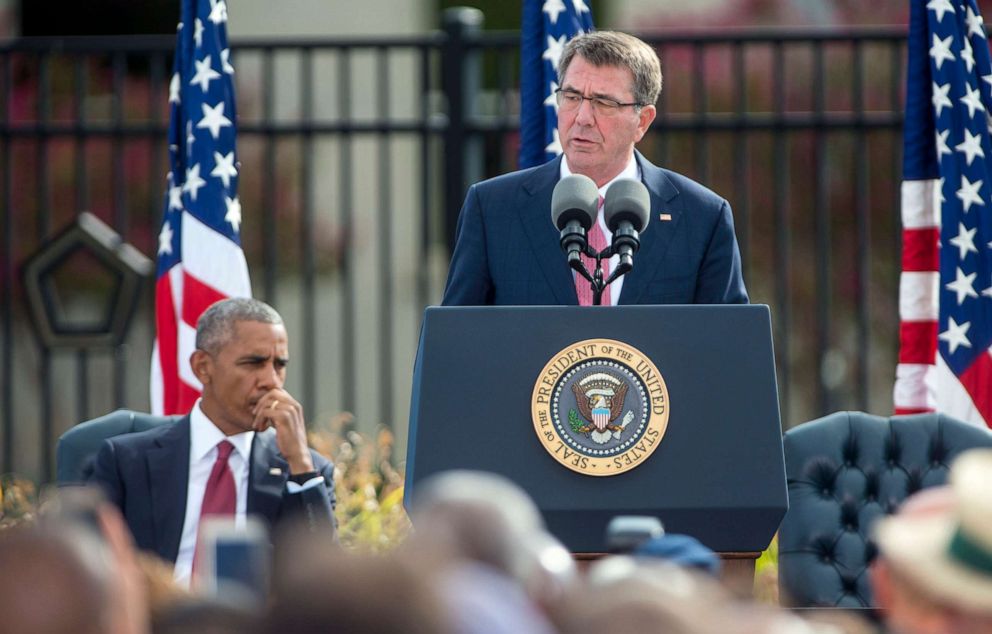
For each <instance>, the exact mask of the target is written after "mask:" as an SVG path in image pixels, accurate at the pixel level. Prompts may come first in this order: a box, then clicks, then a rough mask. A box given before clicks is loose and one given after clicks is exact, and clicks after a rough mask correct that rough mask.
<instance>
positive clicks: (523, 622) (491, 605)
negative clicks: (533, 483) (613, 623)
mask: <svg viewBox="0 0 992 634" xmlns="http://www.w3.org/2000/svg"><path fill="white" fill-rule="evenodd" d="M411 520H412V522H413V527H414V536H413V539H411V540H410V544H409V546H408V547H409V549H410V550H411V551H414V552H416V553H417V555H418V556H421V557H423V556H425V555H426V556H431V557H434V559H435V561H436V562H437V563H438V564H440V565H439V569H440V571H441V577H440V583H441V587H442V588H443V595H444V599H445V604H446V606H447V609H448V611H449V613H450V614H451V615H452V618H453V620H454V621H455V624H456V626H457V628H458V631H460V632H483V631H484V632H489V633H491V634H496V633H498V632H521V633H522V632H545V631H549V629H550V625H549V624H548V623H547V622H546V620H545V618H544V616H543V615H542V614H541V609H542V608H545V607H547V606H548V605H549V604H551V603H553V602H555V601H557V600H558V599H559V598H560V597H561V595H562V594H563V592H564V589H565V587H567V586H568V585H569V584H570V583H572V581H573V580H574V578H575V576H576V569H575V562H574V560H573V559H572V556H571V554H570V553H569V552H568V551H567V550H566V549H565V548H564V546H562V544H561V543H560V542H559V541H558V540H557V539H555V538H554V537H553V536H551V535H550V534H549V533H548V532H547V531H546V530H545V528H544V520H543V519H542V517H541V513H540V511H539V510H538V508H537V506H536V505H535V504H534V502H533V501H532V500H531V499H530V497H529V496H528V495H527V494H526V493H525V492H524V491H523V490H522V489H521V488H520V487H518V486H517V485H516V484H514V483H513V482H511V481H510V480H508V479H506V478H504V477H502V476H498V475H495V474H492V473H484V472H476V471H449V472H445V473H441V474H438V475H435V476H433V477H431V478H429V479H427V480H425V481H424V482H422V483H421V484H420V485H419V486H418V488H417V491H416V493H415V495H414V501H413V507H412V509H411Z"/></svg>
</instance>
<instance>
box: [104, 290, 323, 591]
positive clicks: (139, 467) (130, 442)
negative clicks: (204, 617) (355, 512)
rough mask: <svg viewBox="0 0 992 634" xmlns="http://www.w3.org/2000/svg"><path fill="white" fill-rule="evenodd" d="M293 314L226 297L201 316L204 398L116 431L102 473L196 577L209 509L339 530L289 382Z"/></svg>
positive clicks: (159, 548)
mask: <svg viewBox="0 0 992 634" xmlns="http://www.w3.org/2000/svg"><path fill="white" fill-rule="evenodd" d="M288 361H289V341H288V338H287V335H286V328H285V327H284V325H283V321H282V318H281V317H280V316H279V313H277V312H276V311H275V310H274V309H273V308H272V307H271V306H269V305H267V304H265V303H264V302H261V301H259V300H256V299H245V298H236V299H227V300H223V301H220V302H217V303H215V304H214V305H212V306H211V307H210V308H208V309H207V310H206V311H205V312H204V313H203V315H202V316H201V317H200V319H199V321H198V322H197V326H196V351H195V352H194V353H193V354H192V356H191V357H190V365H191V367H192V370H193V373H194V374H195V375H196V377H197V378H198V379H199V380H200V382H201V383H202V384H203V394H202V397H201V398H200V399H199V400H198V401H197V402H196V404H195V405H194V406H193V409H192V411H190V413H189V415H188V416H186V417H185V418H183V419H181V420H180V421H179V422H177V423H175V424H173V425H162V426H160V427H158V428H155V429H152V430H149V431H146V432H141V433H137V434H125V435H123V436H117V437H115V438H112V439H110V440H108V441H106V442H105V443H104V444H103V446H102V448H101V449H100V452H99V453H98V454H97V457H96V462H95V465H94V472H93V476H92V481H94V482H96V483H97V484H99V485H100V486H101V487H102V488H103V490H104V491H105V492H106V493H107V495H108V496H109V498H110V500H111V501H112V502H114V503H115V504H116V505H117V506H118V507H120V509H121V511H122V512H123V514H124V517H125V518H126V520H127V523H128V526H129V527H130V529H131V532H132V533H133V534H134V538H135V541H136V542H137V545H138V546H139V547H140V548H143V549H145V550H149V551H152V552H154V553H157V554H158V555H159V556H161V557H162V558H164V559H166V560H168V561H172V562H175V575H174V576H175V578H176V580H177V581H180V582H188V580H189V579H190V576H191V572H192V569H193V555H194V548H195V546H196V536H197V529H198V526H199V523H200V518H201V516H205V515H228V516H233V517H234V518H235V520H236V521H238V522H242V521H243V520H244V518H245V516H246V515H255V516H259V517H261V518H263V519H264V520H266V521H267V522H268V523H269V524H273V523H275V522H277V521H282V520H285V519H287V518H294V517H295V518H299V519H300V520H301V521H305V522H307V523H309V524H310V525H312V526H315V527H316V526H319V525H322V526H326V527H327V529H328V530H333V526H334V523H333V514H332V509H333V506H334V489H333V479H332V475H333V465H332V464H331V463H330V462H329V461H327V460H326V459H325V458H323V457H322V456H320V455H319V454H317V453H316V452H314V451H312V450H310V449H309V447H308V446H307V436H306V427H305V422H304V418H303V408H302V406H301V405H300V404H299V403H298V402H297V401H296V399H294V398H293V397H292V396H291V395H290V394H289V392H287V391H286V390H285V389H284V388H283V385H284V383H285V380H286V365H287V363H288Z"/></svg>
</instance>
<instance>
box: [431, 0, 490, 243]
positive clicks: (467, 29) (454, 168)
mask: <svg viewBox="0 0 992 634" xmlns="http://www.w3.org/2000/svg"><path fill="white" fill-rule="evenodd" d="M441 19H442V25H443V28H444V32H445V33H446V34H447V36H448V37H447V41H446V42H445V44H444V49H443V54H442V56H441V89H442V90H443V91H444V94H445V96H446V97H447V101H448V126H447V129H446V130H445V132H444V177H443V178H444V238H445V241H446V243H447V245H448V248H449V250H451V249H454V245H455V227H456V225H457V223H458V212H459V211H460V209H461V205H462V200H463V199H464V198H465V191H466V190H467V189H468V186H469V185H470V184H472V183H474V182H475V181H477V180H478V179H479V178H480V177H481V175H482V143H481V142H480V139H479V138H478V136H477V135H475V134H473V133H472V132H471V131H470V130H469V129H468V124H469V122H470V121H471V120H472V117H473V116H474V115H475V114H476V102H477V100H478V96H479V92H480V86H481V81H480V80H481V77H482V64H481V62H480V59H479V58H480V54H479V51H478V49H477V48H474V47H471V46H469V44H468V41H469V40H470V39H471V38H472V37H473V36H474V35H476V34H478V33H479V31H481V30H482V24H483V21H484V17H483V15H482V11H479V10H478V9H473V8H470V7H452V8H450V9H445V10H444V13H443V14H442V18H441Z"/></svg>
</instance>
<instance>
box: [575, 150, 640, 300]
mask: <svg viewBox="0 0 992 634" xmlns="http://www.w3.org/2000/svg"><path fill="white" fill-rule="evenodd" d="M571 175H572V170H570V169H568V159H567V158H566V157H562V159H561V169H560V176H559V179H561V178H565V177H566V176H571ZM621 178H632V179H634V180H636V181H640V180H641V168H640V167H638V165H637V160H636V159H635V158H634V155H633V154H631V155H630V161H629V162H628V163H627V167H625V168H623V171H622V172H620V173H619V174H617V175H616V177H615V178H614V179H613V180H611V181H610V182H608V183H607V184H605V185H603V186H602V187H600V188H599V195H600V196H602V197H604V198H605V197H606V190H608V189H609V188H610V185H612V184H613V183H615V182H616V181H617V180H619V179H621ZM603 216H604V214H603V213H602V211H600V213H599V214H597V215H596V222H598V223H599V228H600V229H602V230H603V235H604V236H606V244H613V232H612V231H610V229H609V228H608V227H607V226H606V219H605V218H604V217H603ZM609 263H610V275H612V274H613V271H614V270H616V268H617V267H618V266H620V256H619V255H614V256H613V257H611V258H610V259H609ZM634 265H635V266H636V265H637V263H636V257H635V263H634ZM589 273H592V271H589ZM577 275H578V273H577V272H576V271H572V279H573V280H574V279H575V277H576V276H577ZM605 277H606V279H609V277H610V276H609V275H606V276H605ZM625 277H627V276H626V275H621V276H620V277H618V278H617V279H615V280H613V282H611V283H610V285H609V286H607V287H606V288H608V289H610V306H616V305H617V302H618V301H619V300H620V291H621V290H623V278H625ZM586 283H587V284H588V282H586Z"/></svg>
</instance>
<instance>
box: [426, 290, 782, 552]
mask: <svg viewBox="0 0 992 634" xmlns="http://www.w3.org/2000/svg"><path fill="white" fill-rule="evenodd" d="M590 339H611V340H616V341H619V342H622V343H624V344H626V345H628V346H631V347H633V348H635V349H637V350H638V351H640V352H641V353H643V354H644V355H645V356H646V357H647V358H649V359H650V361H651V362H653V364H654V365H655V367H657V369H658V371H659V372H660V373H661V375H662V377H663V379H664V382H665V385H666V386H667V392H668V403H667V405H668V422H667V428H666V429H665V433H664V436H663V438H662V440H661V442H660V444H659V445H658V446H657V447H656V450H655V451H654V452H653V453H652V454H651V455H650V456H648V457H647V458H644V459H643V461H642V463H641V464H640V465H639V466H638V467H636V468H633V469H630V470H627V471H624V472H623V473H620V474H617V475H612V476H609V477H595V476H591V475H586V474H584V473H579V472H576V471H573V470H571V469H569V468H566V467H565V466H563V465H562V464H560V463H559V462H558V461H557V460H555V459H554V458H553V457H552V455H551V454H550V453H549V451H548V450H546V449H545V447H544V446H543V445H542V443H541V440H540V439H539V437H538V435H537V433H536V432H535V426H534V423H533V420H532V408H531V405H532V403H531V400H532V395H533V394H534V388H535V384H536V382H537V381H538V378H539V376H540V375H541V373H542V369H544V368H545V366H546V365H547V364H548V363H549V362H550V361H551V360H552V359H553V358H554V357H555V355H557V354H558V353H559V352H560V351H562V350H564V349H566V348H568V347H569V346H571V345H573V344H575V343H577V342H580V341H584V340H590ZM449 469H477V470H482V471H490V472H494V473H498V474H501V475H504V476H506V477H508V478H509V479H511V480H513V481H514V482H516V483H517V484H519V485H520V486H521V487H523V488H524V489H525V490H526V491H527V492H528V493H529V494H530V495H531V496H532V497H533V498H534V500H535V501H536V502H537V505H538V507H539V508H540V509H541V512H542V513H543V514H544V518H545V521H546V522H547V524H548V528H549V530H550V531H551V532H552V533H553V534H554V535H556V536H557V537H558V538H559V539H560V540H562V542H563V543H564V544H565V545H566V546H567V547H568V548H569V549H571V550H572V551H573V552H603V551H604V549H605V546H604V533H605V529H606V525H607V523H608V522H609V520H610V518H612V517H613V516H615V515H630V514H639V515H653V516H656V517H658V518H659V519H661V521H662V522H663V523H664V525H665V529H666V530H667V531H668V532H672V533H685V534H689V535H693V536H694V537H696V538H698V539H699V540H700V541H702V542H703V543H704V544H706V545H707V546H709V547H710V548H712V549H714V550H716V551H720V552H733V551H760V550H763V549H765V548H766V547H767V546H768V543H769V542H770V540H771V538H772V536H773V535H774V533H775V531H776V530H777V528H778V525H779V523H780V522H781V520H782V517H783V515H784V514H785V511H786V509H787V508H788V497H787V490H786V482H785V467H784V460H783V455H782V432H781V424H780V418H779V408H778V389H777V386H776V381H775V362H774V356H773V352H772V335H771V320H770V316H769V311H768V307H767V306H760V305H743V306H742V305H734V306H725V305H721V306H702V305H693V306H620V307H606V308H598V307H573V306H561V307H558V306H555V307H507V306H501V307H436V308H428V309H427V311H426V312H425V315H424V323H423V329H422V331H421V339H420V348H419V351H418V354H417V361H416V366H415V370H414V381H413V395H412V402H411V413H410V436H409V443H408V452H407V473H406V484H407V496H408V498H409V497H410V496H413V497H414V498H415V497H416V492H417V486H418V483H419V482H420V481H421V480H423V479H424V478H425V477H427V476H430V475H432V474H434V473H437V472H440V471H445V470H449ZM408 502H409V500H408Z"/></svg>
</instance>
